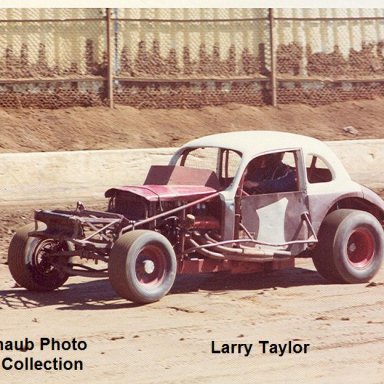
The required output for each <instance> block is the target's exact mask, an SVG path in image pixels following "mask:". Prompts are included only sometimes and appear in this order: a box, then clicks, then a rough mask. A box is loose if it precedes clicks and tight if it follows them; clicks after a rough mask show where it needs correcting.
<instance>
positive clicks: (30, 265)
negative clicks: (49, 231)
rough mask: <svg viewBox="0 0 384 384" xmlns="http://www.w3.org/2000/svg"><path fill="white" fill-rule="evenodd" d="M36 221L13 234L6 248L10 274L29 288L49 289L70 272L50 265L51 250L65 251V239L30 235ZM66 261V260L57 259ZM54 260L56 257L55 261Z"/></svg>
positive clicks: (34, 289)
mask: <svg viewBox="0 0 384 384" xmlns="http://www.w3.org/2000/svg"><path fill="white" fill-rule="evenodd" d="M34 229H35V224H33V223H32V224H27V225H25V226H24V227H21V228H20V229H18V230H17V231H16V233H15V234H14V236H13V238H12V240H11V243H10V245H9V249H8V267H9V271H10V272H11V275H12V277H13V278H14V279H15V281H16V282H17V283H18V284H19V285H21V286H22V287H24V288H26V289H29V290H31V291H52V290H54V289H56V288H59V287H61V286H62V285H63V284H64V283H65V282H66V281H67V279H68V277H69V275H68V274H67V273H65V272H63V271H61V270H60V269H58V268H57V267H55V266H54V265H53V264H52V261H53V259H52V257H55V256H52V253H54V252H59V251H66V250H68V245H67V243H66V242H62V241H57V240H54V239H40V238H37V237H29V236H28V233H29V232H31V231H33V230H34ZM60 260H61V261H62V262H63V263H64V264H67V261H68V259H65V260H63V259H60ZM55 261H57V260H55Z"/></svg>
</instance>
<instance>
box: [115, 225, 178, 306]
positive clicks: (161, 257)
mask: <svg viewBox="0 0 384 384" xmlns="http://www.w3.org/2000/svg"><path fill="white" fill-rule="evenodd" d="M176 266H177V262H176V255H175V252H174V250H173V247H172V245H171V243H170V242H169V241H168V240H167V238H165V237H164V236H163V235H161V234H159V233H157V232H153V231H149V230H137V231H132V232H128V233H126V234H124V235H122V236H121V237H120V238H119V239H118V240H117V241H116V243H115V244H114V246H113V247H112V250H111V255H110V259H109V279H110V282H111V284H112V287H113V288H114V290H115V291H116V292H117V293H118V294H119V295H120V296H122V297H124V298H125V299H128V300H131V301H133V302H135V303H139V304H147V303H152V302H154V301H158V300H160V299H161V298H162V297H163V296H165V295H166V294H167V293H168V292H169V290H170V289H171V288H172V286H173V283H174V281H175V277H176Z"/></svg>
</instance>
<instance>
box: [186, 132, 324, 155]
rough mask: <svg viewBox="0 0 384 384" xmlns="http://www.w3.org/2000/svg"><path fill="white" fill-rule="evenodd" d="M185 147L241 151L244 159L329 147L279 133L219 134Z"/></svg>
mask: <svg viewBox="0 0 384 384" xmlns="http://www.w3.org/2000/svg"><path fill="white" fill-rule="evenodd" d="M185 147H221V148H228V149H233V150H235V151H240V152H241V153H242V154H243V155H244V157H253V156H254V155H256V154H258V153H263V152H270V151H277V150H280V149H281V150H284V149H287V148H302V149H303V150H305V152H307V153H312V152H315V153H319V154H321V153H323V151H325V152H326V153H324V156H326V154H327V153H328V151H329V147H328V146H327V145H326V144H324V143H323V142H321V141H320V140H317V139H314V138H312V137H308V136H304V135H297V134H294V133H288V132H278V131H237V132H226V133H217V134H214V135H209V136H203V137H200V138H198V139H195V140H192V141H190V142H188V143H186V144H185V145H183V148H185Z"/></svg>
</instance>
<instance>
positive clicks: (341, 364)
mask: <svg viewBox="0 0 384 384" xmlns="http://www.w3.org/2000/svg"><path fill="white" fill-rule="evenodd" d="M383 112H384V103H383V100H376V101H360V102H351V103H345V104H335V105H331V106H327V107H319V108H311V107H308V106H291V107H289V106H283V107H282V108H279V109H277V110H275V109H272V108H269V107H266V108H253V107H244V106H239V105H230V106H226V107H222V108H204V109H202V110H199V111H182V110H178V111H177V110H173V111H154V110H152V111H138V110H134V109H132V108H128V107H127V108H125V107H119V108H117V109H116V110H113V111H110V110H108V109H105V108H92V109H89V110H87V109H82V108H74V109H70V110H60V111H44V110H43V111H36V110H20V111H14V110H13V111H8V110H2V111H0V137H1V138H2V140H1V143H0V151H2V152H15V151H16V152H17V151H41V150H43V151H51V150H73V149H97V148H103V149H112V148H135V147H150V146H157V147H167V146H177V145H179V144H180V143H181V142H184V141H186V140H189V139H190V138H192V137H197V136H200V135H202V134H206V133H213V132H220V131H226V130H235V129H249V128H258V129H261V128H265V129H280V130H288V131H291V132H299V133H303V132H304V133H306V134H309V135H313V136H315V137H319V138H322V139H328V140H335V139H353V138H383V137H384V134H383V124H382V122H383V118H382V116H383V115H384V113H383ZM346 126H352V127H354V128H355V129H357V135H354V134H353V133H348V132H346V131H344V130H343V128H344V127H346ZM105 127H109V128H108V129H106V128H105ZM160 128H161V129H160ZM304 129H305V130H304ZM379 192H380V191H379ZM380 193H381V195H382V196H383V197H384V193H383V192H382V191H381V192H380ZM73 203H74V202H71V203H65V204H63V203H60V204H57V203H55V202H52V203H49V204H46V205H42V206H38V207H37V206H32V205H26V206H23V207H11V206H9V207H2V212H1V215H0V219H1V220H0V262H1V263H0V321H1V330H0V341H3V342H4V341H6V340H12V341H16V340H19V341H20V340H25V338H28V339H29V340H31V341H33V342H34V343H35V344H36V346H35V349H34V350H33V351H29V352H19V351H16V352H12V351H4V350H3V351H1V350H0V363H1V360H3V358H5V357H7V356H9V357H12V358H14V359H17V360H24V359H25V357H33V358H34V359H42V360H46V359H53V358H54V357H57V358H61V359H63V360H81V361H82V362H83V364H84V370H83V371H63V370H62V371H53V370H52V371H47V372H44V371H23V370H21V371H5V370H2V368H1V367H0V371H1V376H2V378H4V380H5V381H6V382H9V383H12V384H21V383H23V384H24V383H37V382H38V383H40V384H44V383H48V382H57V383H73V382H78V383H123V382H124V383H125V382H127V383H128V382H129V383H139V384H145V383H157V384H169V383H188V384H194V383H220V384H226V383H231V384H232V383H235V382H236V383H237V382H241V383H252V384H253V383H263V384H264V383H295V384H296V383H302V382H303V383H321V384H323V383H350V384H351V383H359V384H360V383H367V384H371V383H375V384H380V383H384V374H383V372H384V332H383V330H384V320H383V319H384V268H382V269H381V271H380V273H379V274H378V275H377V276H376V277H375V278H374V280H373V282H372V283H370V284H362V285H332V284H328V283H327V282H325V280H323V279H322V278H321V277H320V276H319V275H318V274H317V273H316V272H315V270H314V267H313V264H312V261H311V260H310V259H298V260H297V268H296V269H293V270H284V271H276V272H274V273H271V274H264V275H247V276H242V275H238V276H229V275H198V276H193V277H186V276H183V277H182V278H179V279H178V280H177V282H176V284H175V286H174V288H173V290H172V291H171V293H170V294H169V295H167V296H166V297H165V298H163V299H162V300H161V301H160V302H158V303H154V304H151V305H147V306H135V305H133V304H132V303H130V302H128V301H126V300H123V299H121V298H119V297H118V296H117V295H116V294H115V292H114V291H113V289H112V288H111V286H110V284H109V282H108V281H107V280H89V279H85V278H78V277H76V278H70V279H69V280H68V282H67V283H66V284H65V285H64V286H63V287H62V288H61V289H59V290H58V291H55V292H52V293H33V292H28V291H26V290H24V289H21V288H16V287H15V284H14V281H13V279H12V278H11V276H10V274H9V272H8V268H7V266H6V265H5V264H2V263H4V262H5V261H6V252H7V248H8V244H9V241H10V239H11V237H12V234H13V232H14V230H15V229H16V228H17V227H19V226H21V225H23V223H29V222H30V221H31V218H32V214H33V208H59V207H60V208H68V207H73ZM85 203H86V206H87V207H89V208H98V209H103V207H104V205H105V203H104V202H100V201H98V202H95V201H91V202H87V201H86V202H85ZM40 338H55V341H59V342H63V341H72V339H73V338H76V340H77V341H85V342H86V343H87V348H86V350H84V351H73V350H70V351H63V350H61V351H50V350H44V351H40V350H39V348H38V343H39V341H40ZM260 340H266V341H269V342H270V343H279V344H284V343H287V342H289V341H291V342H293V344H302V345H304V344H310V346H309V350H308V353H306V354H304V353H299V354H295V353H291V354H289V353H286V354H284V355H283V356H279V355H278V354H273V353H265V354H264V353H263V351H262V347H261V345H260V344H259V341H260ZM212 341H214V342H215V348H220V345H221V344H223V343H235V344H239V343H243V344H253V347H252V350H251V352H250V354H249V356H247V357H245V356H244V353H242V354H239V355H238V354H218V353H212V350H211V348H212V346H211V342H212Z"/></svg>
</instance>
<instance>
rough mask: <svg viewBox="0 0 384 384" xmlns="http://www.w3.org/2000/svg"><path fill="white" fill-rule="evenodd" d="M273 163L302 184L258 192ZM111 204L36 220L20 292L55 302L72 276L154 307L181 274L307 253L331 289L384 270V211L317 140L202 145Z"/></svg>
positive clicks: (259, 267)
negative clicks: (260, 177) (255, 182)
mask: <svg viewBox="0 0 384 384" xmlns="http://www.w3.org/2000/svg"><path fill="white" fill-rule="evenodd" d="M273 154H279V157H280V159H281V161H282V164H284V165H285V166H286V167H289V170H290V173H291V175H292V174H293V180H294V184H293V185H291V186H290V187H289V188H287V189H286V190H284V187H282V186H281V185H280V186H279V189H278V191H273V190H271V191H268V192H265V191H264V192H260V191H259V192H258V191H257V190H256V191H250V190H249V189H248V190H247V188H246V187H245V185H246V181H245V180H246V178H247V175H248V173H249V170H250V167H251V164H254V163H255V161H256V163H257V161H258V159H259V158H261V157H265V156H266V155H268V156H269V155H273ZM260 164H262V162H260ZM260 166H261V167H262V166H263V165H260ZM277 179H278V178H277ZM105 197H106V198H108V209H107V210H106V212H101V211H90V210H87V209H85V207H84V206H83V204H81V203H80V202H79V203H78V204H77V207H76V209H74V210H72V211H65V210H51V211H49V210H37V211H35V223H32V224H29V225H26V226H24V227H22V228H20V229H19V230H17V231H16V233H15V235H14V237H13V238H12V241H11V243H10V246H9V253H8V265H9V269H10V272H11V274H12V276H13V278H14V279H15V280H16V282H17V283H18V284H19V285H21V286H22V287H24V288H26V289H29V290H38V291H49V290H54V289H56V288H58V287H60V286H61V285H62V284H64V283H65V281H66V280H67V279H68V277H69V276H71V275H80V276H89V277H109V280H110V282H111V284H112V287H113V288H114V289H115V291H116V292H117V293H118V294H119V295H120V296H121V297H124V298H126V299H128V300H131V301H133V302H136V303H150V302H154V301H157V300H159V299H161V297H163V296H164V295H166V294H167V293H168V292H169V290H170V289H171V288H172V286H173V283H174V281H175V276H176V274H183V273H188V274H191V273H199V272H217V271H229V272H232V273H248V272H256V271H271V270H275V269H281V268H291V267H293V266H294V259H295V257H296V256H299V255H302V254H303V253H304V252H305V253H306V254H309V255H311V256H312V258H313V262H314V265H315V267H316V269H317V271H318V272H319V273H320V274H321V275H322V276H323V277H324V278H326V279H327V280H329V281H331V282H333V283H363V282H367V281H369V280H370V279H371V278H372V277H373V276H374V275H375V274H376V273H377V271H378V270H379V268H380V265H381V263H382V259H383V254H384V232H383V224H384V202H383V201H382V200H381V199H380V197H379V196H377V195H376V194H375V193H374V192H372V191H371V190H369V189H367V188H366V187H364V186H362V185H359V184H357V183H356V182H354V181H352V180H351V178H350V176H349V175H348V173H347V172H346V170H345V168H344V167H343V165H342V164H341V162H340V161H339V159H338V158H337V157H336V155H335V154H334V153H333V152H332V151H331V150H330V149H329V147H328V146H327V145H326V144H324V143H322V142H320V141H319V140H316V139H313V138H310V137H306V136H301V135H295V134H289V133H282V132H267V131H244V132H230V133H221V134H216V135H211V136H206V137H202V138H199V139H196V140H193V141H191V142H189V143H187V144H186V145H184V146H182V147H181V148H180V149H179V150H177V151H176V153H175V154H174V155H173V157H172V158H171V160H170V162H169V165H155V166H152V167H151V168H150V169H149V172H148V175H147V177H146V180H145V182H144V184H143V185H135V186H124V187H115V188H111V189H109V190H107V191H106V192H105ZM255 278H256V277H255Z"/></svg>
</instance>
